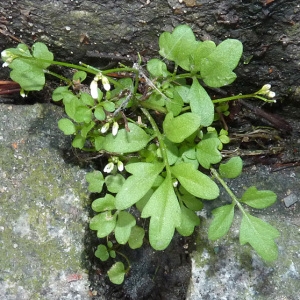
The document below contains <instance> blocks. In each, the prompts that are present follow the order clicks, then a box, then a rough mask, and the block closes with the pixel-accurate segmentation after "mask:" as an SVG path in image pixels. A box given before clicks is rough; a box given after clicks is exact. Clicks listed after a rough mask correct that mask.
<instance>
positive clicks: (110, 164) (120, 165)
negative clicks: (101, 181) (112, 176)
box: [103, 156, 124, 173]
mask: <svg viewBox="0 0 300 300" xmlns="http://www.w3.org/2000/svg"><path fill="white" fill-rule="evenodd" d="M115 165H116V166H117V168H118V170H119V171H120V172H122V171H123V170H124V164H123V163H122V162H121V161H120V159H119V157H117V156H112V157H111V158H110V159H109V160H108V164H107V165H106V166H105V167H104V169H103V171H104V172H105V173H111V172H112V171H113V170H114V168H115Z"/></svg>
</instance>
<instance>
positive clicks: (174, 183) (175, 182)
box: [173, 180, 178, 188]
mask: <svg viewBox="0 0 300 300" xmlns="http://www.w3.org/2000/svg"><path fill="white" fill-rule="evenodd" d="M177 186H178V181H177V180H175V181H174V182H173V187H175V188H176V187H177Z"/></svg>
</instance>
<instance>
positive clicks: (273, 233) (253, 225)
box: [240, 213, 280, 261]
mask: <svg viewBox="0 0 300 300" xmlns="http://www.w3.org/2000/svg"><path fill="white" fill-rule="evenodd" d="M279 236H280V233H279V231H278V230H277V229H276V228H274V227H273V226H271V225H270V224H268V223H267V222H264V221H263V220H261V219H259V218H256V217H253V216H251V215H250V214H248V213H245V214H244V216H243V218H242V223H241V228H240V243H241V245H244V244H246V243H249V244H250V245H251V246H252V247H253V248H254V250H255V251H256V252H257V253H258V254H259V255H260V256H261V257H262V258H263V259H264V260H265V261H273V260H275V259H277V257H278V248H277V245H276V243H275V242H274V239H276V238H278V237H279Z"/></svg>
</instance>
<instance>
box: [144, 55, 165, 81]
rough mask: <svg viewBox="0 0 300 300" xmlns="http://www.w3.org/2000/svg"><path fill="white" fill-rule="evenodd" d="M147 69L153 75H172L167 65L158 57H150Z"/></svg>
mask: <svg viewBox="0 0 300 300" xmlns="http://www.w3.org/2000/svg"><path fill="white" fill-rule="evenodd" d="M147 70H148V72H149V73H150V74H151V75H152V76H153V77H168V76H170V75H171V73H170V72H169V71H168V69H167V65H166V64H165V63H164V62H162V61H161V60H160V59H157V58H153V59H150V60H149V61H148V62H147Z"/></svg>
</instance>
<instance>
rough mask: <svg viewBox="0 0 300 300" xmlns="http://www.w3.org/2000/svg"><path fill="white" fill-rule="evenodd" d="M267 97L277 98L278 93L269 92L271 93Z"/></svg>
mask: <svg viewBox="0 0 300 300" xmlns="http://www.w3.org/2000/svg"><path fill="white" fill-rule="evenodd" d="M266 96H267V97H268V98H274V97H275V96H276V93H275V92H272V91H269V92H268V93H267V94H266Z"/></svg>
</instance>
